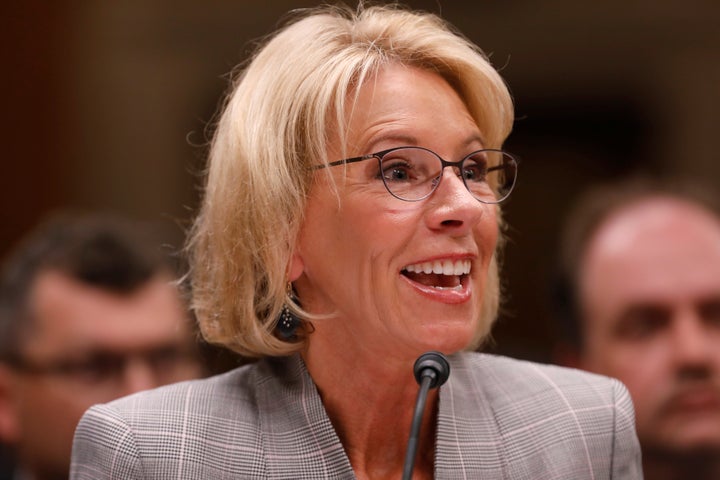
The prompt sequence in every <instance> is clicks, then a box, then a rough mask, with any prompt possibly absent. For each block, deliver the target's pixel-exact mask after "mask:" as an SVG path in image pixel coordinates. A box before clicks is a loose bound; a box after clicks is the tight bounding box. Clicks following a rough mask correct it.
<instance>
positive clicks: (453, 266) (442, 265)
mask: <svg viewBox="0 0 720 480" xmlns="http://www.w3.org/2000/svg"><path fill="white" fill-rule="evenodd" d="M405 270H407V271H408V272H415V273H427V274H430V273H435V274H437V275H467V274H468V273H470V260H456V261H452V260H435V261H434V262H423V263H415V264H413V265H408V266H407V267H405Z"/></svg>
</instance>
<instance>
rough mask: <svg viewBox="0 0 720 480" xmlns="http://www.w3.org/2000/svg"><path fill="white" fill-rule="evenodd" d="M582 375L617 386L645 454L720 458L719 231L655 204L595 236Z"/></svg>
mask: <svg viewBox="0 0 720 480" xmlns="http://www.w3.org/2000/svg"><path fill="white" fill-rule="evenodd" d="M579 287H580V288H579V294H580V297H579V298H580V305H581V308H582V312H581V313H582V315H583V317H584V320H585V323H584V327H585V332H584V339H585V348H584V352H583V357H582V359H581V362H582V364H581V366H582V367H583V368H586V369H588V370H591V371H595V372H598V373H602V374H605V375H609V376H613V377H616V378H618V379H620V380H621V381H622V382H623V383H625V385H626V386H627V387H628V389H629V391H630V394H631V395H632V398H633V401H634V403H635V411H636V419H637V430H638V436H639V438H640V442H641V444H642V446H643V449H644V450H645V452H646V453H649V452H656V453H657V452H660V453H662V452H668V453H670V452H674V453H681V454H682V453H697V452H707V451H710V452H713V451H715V452H718V454H720V222H719V221H718V219H717V218H715V217H713V216H712V215H711V214H710V213H709V212H707V211H705V210H702V209H701V208H699V207H696V206H694V205H692V204H689V203H685V202H682V201H679V200H673V199H670V198H663V197H658V198H655V199H650V200H645V201H642V202H639V203H637V204H634V205H631V206H628V207H627V208H626V209H624V210H622V211H621V212H619V213H615V214H614V215H611V217H610V218H609V219H607V220H606V221H605V223H604V224H603V225H602V226H601V227H600V228H599V230H598V231H597V232H596V233H595V235H594V238H593V240H592V241H591V242H590V244H589V245H588V247H587V250H586V252H585V255H584V257H583V263H582V265H581V268H580V278H579Z"/></svg>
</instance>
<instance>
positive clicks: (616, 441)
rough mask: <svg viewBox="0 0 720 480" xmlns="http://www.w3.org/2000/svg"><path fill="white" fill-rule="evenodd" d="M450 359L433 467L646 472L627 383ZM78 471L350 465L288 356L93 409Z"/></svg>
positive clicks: (605, 474)
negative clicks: (625, 385) (642, 468)
mask: <svg viewBox="0 0 720 480" xmlns="http://www.w3.org/2000/svg"><path fill="white" fill-rule="evenodd" d="M450 364H451V373H450V379H449V380H448V382H447V383H446V384H445V385H443V386H442V387H441V389H440V403H439V416H438V424H437V430H436V432H437V433H436V452H435V455H436V458H435V478H442V479H461V478H462V479H512V480H542V479H607V478H613V479H621V478H622V479H631V478H632V479H635V478H642V473H641V466H640V449H639V446H638V441H637V437H636V435H635V430H634V414H633V407H632V404H631V402H630V399H629V396H628V394H627V391H626V390H625V388H624V387H623V385H622V384H621V383H620V382H618V381H616V380H612V379H608V378H605V377H600V376H597V375H592V374H589V373H584V372H580V371H576V370H570V369H565V368H560V367H555V366H548V365H540V364H535V363H530V362H524V361H519V360H513V359H509V358H504V357H497V356H492V355H486V354H477V353H461V354H457V355H453V356H452V357H451V358H450ZM348 381H352V379H348ZM378 388H392V385H387V386H379V387H378ZM408 408H412V407H411V406H409V407H408ZM71 478H72V479H75V480H83V479H86V480H90V479H93V480H97V479H118V480H120V479H122V480H128V479H231V478H232V479H235V478H254V479H261V478H262V479H300V478H303V479H317V478H337V479H352V478H354V474H353V471H352V468H351V466H350V462H349V460H348V458H347V456H346V454H345V451H344V449H343V446H342V444H341V443H340V441H339V439H338V437H337V435H336V433H335V430H334V429H333V426H332V424H331V422H330V419H329V418H328V416H327V414H326V412H325V409H324V408H323V404H322V402H321V399H320V396H319V395H318V392H317V389H316V387H315V384H314V383H313V381H312V378H311V377H310V375H309V374H308V372H307V370H306V369H305V366H304V364H303V362H302V360H301V359H300V357H299V356H293V357H289V358H283V359H268V360H262V361H260V362H258V363H257V364H253V365H248V366H245V367H241V368H239V369H237V370H234V371H231V372H228V373H226V374H223V375H220V376H217V377H213V378H210V379H206V380H198V381H190V382H184V383H180V384H176V385H172V386H169V387H162V388H159V389H156V390H151V391H149V392H143V393H139V394H135V395H132V396H129V397H126V398H124V399H121V400H117V401H114V402H112V403H110V404H107V405H100V406H95V407H93V408H92V409H91V410H89V411H88V412H87V413H86V414H85V416H84V417H83V419H82V420H81V422H80V424H79V426H78V429H77V432H76V434H75V443H74V447H73V466H72V469H71Z"/></svg>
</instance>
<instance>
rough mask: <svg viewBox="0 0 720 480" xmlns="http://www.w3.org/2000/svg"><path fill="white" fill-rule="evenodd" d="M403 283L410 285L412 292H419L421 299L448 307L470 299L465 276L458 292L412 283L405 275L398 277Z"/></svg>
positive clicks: (468, 286)
mask: <svg viewBox="0 0 720 480" xmlns="http://www.w3.org/2000/svg"><path fill="white" fill-rule="evenodd" d="M400 276H401V277H402V278H403V280H405V282H406V283H407V284H408V285H410V286H411V287H412V288H413V289H414V290H416V291H417V292H419V293H420V294H421V295H422V296H423V297H425V298H429V299H430V300H433V301H435V302H440V303H447V304H450V305H456V304H460V303H465V302H468V301H469V300H470V298H471V297H472V292H471V289H470V284H469V277H468V276H466V277H465V278H464V279H463V280H462V282H461V285H462V288H461V289H460V290H450V289H447V290H443V289H439V288H433V287H428V286H427V285H423V284H421V283H417V282H413V281H412V280H410V279H409V278H407V277H406V276H405V275H402V274H401V275H400Z"/></svg>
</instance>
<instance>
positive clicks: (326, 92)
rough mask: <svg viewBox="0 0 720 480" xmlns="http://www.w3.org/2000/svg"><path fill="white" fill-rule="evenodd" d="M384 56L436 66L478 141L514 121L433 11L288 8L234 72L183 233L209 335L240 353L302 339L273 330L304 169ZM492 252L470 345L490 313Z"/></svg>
mask: <svg viewBox="0 0 720 480" xmlns="http://www.w3.org/2000/svg"><path fill="white" fill-rule="evenodd" d="M390 63H398V64H403V65H409V66H414V67H419V68H422V69H426V70H430V71H433V72H436V73H438V74H439V75H441V76H442V77H443V78H444V79H446V81H448V83H449V84H450V85H451V86H452V87H453V88H455V89H456V90H457V92H458V93H459V95H460V96H461V98H462V99H463V101H464V103H465V104H466V106H467V108H468V110H469V112H470V114H471V115H472V116H473V118H474V119H475V121H476V122H477V125H478V127H479V129H480V132H481V133H482V135H483V140H484V143H485V147H486V148H499V147H500V146H501V145H502V143H503V141H504V140H505V138H506V137H507V135H508V134H509V132H510V129H511V127H512V122H513V105H512V100H511V98H510V94H509V92H508V89H507V87H506V85H505V83H504V82H503V80H502V79H501V77H500V76H499V74H498V73H497V72H496V71H495V69H494V68H493V67H492V66H491V65H490V63H489V62H488V60H487V58H486V57H485V55H484V54H483V53H482V52H481V51H480V49H479V48H478V47H477V46H475V45H474V44H472V43H471V42H470V41H468V40H467V39H466V38H464V37H463V36H462V35H460V34H458V33H457V32H455V31H454V30H453V29H452V27H451V26H449V25H448V24H447V23H446V22H444V21H443V20H441V19H440V18H439V17H437V16H435V15H432V14H427V13H420V12H412V11H409V10H406V9H404V8H400V7H397V6H383V7H381V6H374V7H362V6H361V7H359V8H358V10H357V11H354V10H351V9H349V8H346V7H321V8H317V9H310V10H303V11H300V12H296V16H295V18H294V19H293V20H291V21H290V22H289V23H288V25H286V26H285V27H284V28H282V29H280V30H279V31H278V32H277V33H276V34H275V35H274V36H272V38H270V39H269V40H268V41H267V42H266V43H265V44H264V45H263V46H262V47H261V48H259V50H258V51H257V53H256V54H255V55H254V57H253V58H252V59H251V61H250V62H249V64H248V65H247V66H246V68H244V69H242V70H241V71H240V72H239V74H238V75H237V77H236V79H235V80H234V82H233V85H232V88H231V91H230V93H229V95H228V96H227V98H226V101H225V105H224V109H223V111H222V114H221V116H220V117H219V120H218V124H217V126H216V130H215V134H214V137H213V140H212V144H211V148H210V153H209V164H208V171H207V178H206V187H205V192H204V199H203V202H202V206H201V210H200V213H199V215H198V216H197V218H196V220H195V224H194V226H193V229H192V231H191V232H190V236H189V240H188V253H189V260H190V271H189V279H190V285H191V291H192V307H193V309H194V311H195V313H196V315H197V318H198V321H199V324H200V329H201V331H202V333H203V335H204V337H205V338H206V339H207V340H208V341H210V342H212V343H217V344H221V345H224V346H226V347H228V348H230V349H232V350H234V351H236V352H238V353H240V354H242V355H246V356H251V357H263V356H279V355H287V354H290V353H292V352H295V351H298V350H300V349H301V348H302V347H303V345H304V342H305V341H306V339H307V337H305V336H303V337H301V338H300V340H299V341H284V340H282V339H280V338H278V337H277V336H276V335H275V333H274V332H275V327H276V324H277V318H278V315H279V313H280V311H281V309H282V306H283V305H284V304H286V303H288V298H287V291H286V285H287V282H288V278H287V274H288V265H289V262H290V257H291V255H292V249H293V245H294V244H295V240H296V238H297V235H298V232H299V229H300V226H301V224H302V221H303V212H304V210H305V202H306V198H307V194H308V191H309V189H310V186H311V183H312V178H313V177H312V166H313V165H316V164H318V163H327V162H328V161H329V160H336V159H328V158H327V154H326V149H327V144H328V138H329V137H330V135H331V134H337V133H339V135H340V139H341V141H343V140H345V138H346V137H345V136H344V133H343V128H342V125H343V121H344V119H345V118H346V117H345V110H346V108H351V100H349V98H350V94H351V92H353V91H355V92H357V90H358V88H359V86H361V85H362V84H363V82H364V81H365V80H366V79H367V78H368V76H369V75H371V74H373V73H376V72H377V71H378V69H380V68H382V66H383V65H387V64H390ZM331 126H340V128H339V130H340V131H339V132H335V133H331V130H333V129H334V127H332V128H331ZM343 143H344V142H343ZM499 243H502V242H499ZM497 255H498V253H497V252H496V254H495V255H494V258H493V261H492V264H491V266H490V273H489V278H488V281H487V286H486V291H485V296H484V303H483V312H482V318H481V321H480V327H479V329H478V332H477V334H476V336H475V338H474V340H473V342H472V345H470V346H469V347H471V348H474V347H477V346H478V345H479V344H480V343H481V342H482V340H483V339H484V338H485V337H486V336H487V334H488V333H489V331H490V327H491V325H492V323H493V321H494V319H495V317H496V315H497V309H498V303H499V296H500V288H499V279H498V262H497ZM291 306H292V307H293V310H294V311H295V313H297V314H299V315H301V316H303V315H304V312H302V310H300V309H298V308H297V306H296V305H291ZM304 316H305V318H307V315H306V314H305V315H304Z"/></svg>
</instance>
